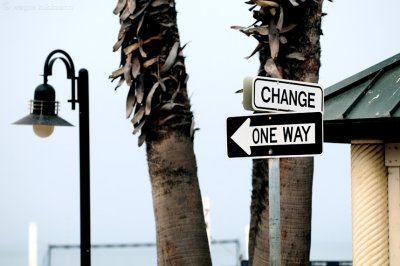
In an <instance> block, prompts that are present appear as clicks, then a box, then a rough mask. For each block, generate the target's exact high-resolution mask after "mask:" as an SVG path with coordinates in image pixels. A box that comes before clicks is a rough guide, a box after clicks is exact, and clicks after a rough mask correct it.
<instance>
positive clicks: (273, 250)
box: [268, 158, 281, 266]
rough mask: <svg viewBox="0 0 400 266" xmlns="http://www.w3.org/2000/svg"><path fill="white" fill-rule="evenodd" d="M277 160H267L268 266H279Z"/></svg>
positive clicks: (278, 170) (279, 199)
mask: <svg viewBox="0 0 400 266" xmlns="http://www.w3.org/2000/svg"><path fill="white" fill-rule="evenodd" d="M279 160H280V159H279V158H270V159H268V171H269V187H268V201H269V265H271V266H280V265H281V185H280V178H281V174H280V166H279Z"/></svg>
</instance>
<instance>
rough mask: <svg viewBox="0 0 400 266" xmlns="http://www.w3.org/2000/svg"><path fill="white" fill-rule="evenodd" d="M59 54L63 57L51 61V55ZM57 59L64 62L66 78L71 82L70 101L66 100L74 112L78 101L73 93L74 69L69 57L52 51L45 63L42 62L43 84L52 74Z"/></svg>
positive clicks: (62, 52) (66, 54) (58, 50)
mask: <svg viewBox="0 0 400 266" xmlns="http://www.w3.org/2000/svg"><path fill="white" fill-rule="evenodd" d="M57 53H60V54H62V55H64V56H65V58H64V57H55V58H53V59H52V57H53V55H55V54H57ZM57 59H61V61H63V62H64V65H65V67H66V68H67V78H68V79H70V80H71V100H68V102H70V103H71V105H72V110H75V103H77V102H78V99H76V92H75V80H76V79H77V78H76V77H75V67H74V62H73V61H72V58H71V56H70V55H69V54H68V53H67V52H65V51H63V50H60V49H57V50H54V51H52V52H51V53H50V54H49V55H48V56H47V58H46V61H45V62H44V70H43V83H44V84H47V77H48V76H51V75H52V74H53V65H54V62H55V61H56V60H57Z"/></svg>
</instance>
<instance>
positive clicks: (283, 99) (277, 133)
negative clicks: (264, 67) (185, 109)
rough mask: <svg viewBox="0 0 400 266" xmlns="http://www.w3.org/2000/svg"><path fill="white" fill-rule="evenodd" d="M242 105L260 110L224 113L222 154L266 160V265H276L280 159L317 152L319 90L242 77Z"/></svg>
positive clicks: (278, 256) (320, 125) (320, 127)
mask: <svg viewBox="0 0 400 266" xmlns="http://www.w3.org/2000/svg"><path fill="white" fill-rule="evenodd" d="M243 107H244V108H245V109H246V110H253V111H261V112H280V113H275V114H271V113H263V114H257V115H252V116H239V117H228V119H227V120H226V128H227V137H228V140H227V144H228V145H227V146H228V157H230V158H238V157H250V158H268V171H269V190H268V193H269V196H268V200H269V250H270V257H269V265H271V266H280V265H281V218H280V157H291V156H309V155H315V154H321V153H322V145H323V132H322V131H323V121H322V112H323V111H324V96H323V89H322V88H321V87H320V86H319V85H318V84H313V83H307V82H298V81H291V80H283V79H274V78H268V77H255V78H246V79H245V80H244V88H243Z"/></svg>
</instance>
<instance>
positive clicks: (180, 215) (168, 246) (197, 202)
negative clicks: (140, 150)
mask: <svg viewBox="0 0 400 266" xmlns="http://www.w3.org/2000/svg"><path fill="white" fill-rule="evenodd" d="M147 156H148V165H149V172H150V177H151V186H152V195H153V206H154V215H155V219H156V230H157V261H158V265H159V266H163V265H182V266H184V265H199V266H202V265H211V260H210V253H209V247H208V240H207V234H206V231H205V221H204V216H203V212H202V210H203V207H202V201H201V195H200V190H199V184H198V181H197V168H196V159H195V157H194V153H193V143H192V140H191V139H190V138H189V137H188V136H185V135H182V134H180V133H179V132H173V133H171V134H168V136H166V137H165V138H164V139H161V140H155V141H151V142H147Z"/></svg>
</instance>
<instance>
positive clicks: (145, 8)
mask: <svg viewBox="0 0 400 266" xmlns="http://www.w3.org/2000/svg"><path fill="white" fill-rule="evenodd" d="M113 13H114V14H115V15H119V18H120V24H121V28H120V30H119V34H118V40H117V42H116V43H115V45H114V47H113V51H114V52H115V51H118V50H120V49H121V62H120V68H119V69H117V70H115V71H113V72H112V74H111V75H110V78H111V79H112V80H113V81H114V80H116V79H119V81H118V84H117V86H116V88H115V89H117V88H119V87H120V86H122V85H123V84H124V83H125V84H126V85H128V87H129V91H128V94H127V99H126V117H127V118H130V119H131V122H132V124H133V126H134V131H133V133H134V134H136V133H138V132H140V133H141V134H140V136H139V146H141V145H142V144H143V142H144V141H145V140H146V137H148V136H146V133H147V130H146V129H147V128H148V127H149V126H150V124H151V123H149V122H148V121H149V120H151V121H152V123H153V125H152V126H154V123H155V121H157V123H158V125H156V126H162V125H161V124H165V123H167V122H168V126H170V127H174V126H175V127H177V126H184V127H185V128H188V131H189V133H188V134H192V133H193V132H192V131H190V128H191V126H192V120H193V119H192V114H191V112H190V104H189V101H188V97H187V91H186V83H187V79H188V75H187V74H186V70H185V65H184V56H183V53H182V50H183V48H184V47H181V46H180V42H179V36H178V29H177V23H176V11H175V2H174V1H171V0H153V1H149V0H118V3H117V6H116V7H115V9H114V11H113ZM172 109H174V110H173V112H172ZM177 114H179V119H178V118H177V116H178V115H177ZM178 120H179V121H178Z"/></svg>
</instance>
